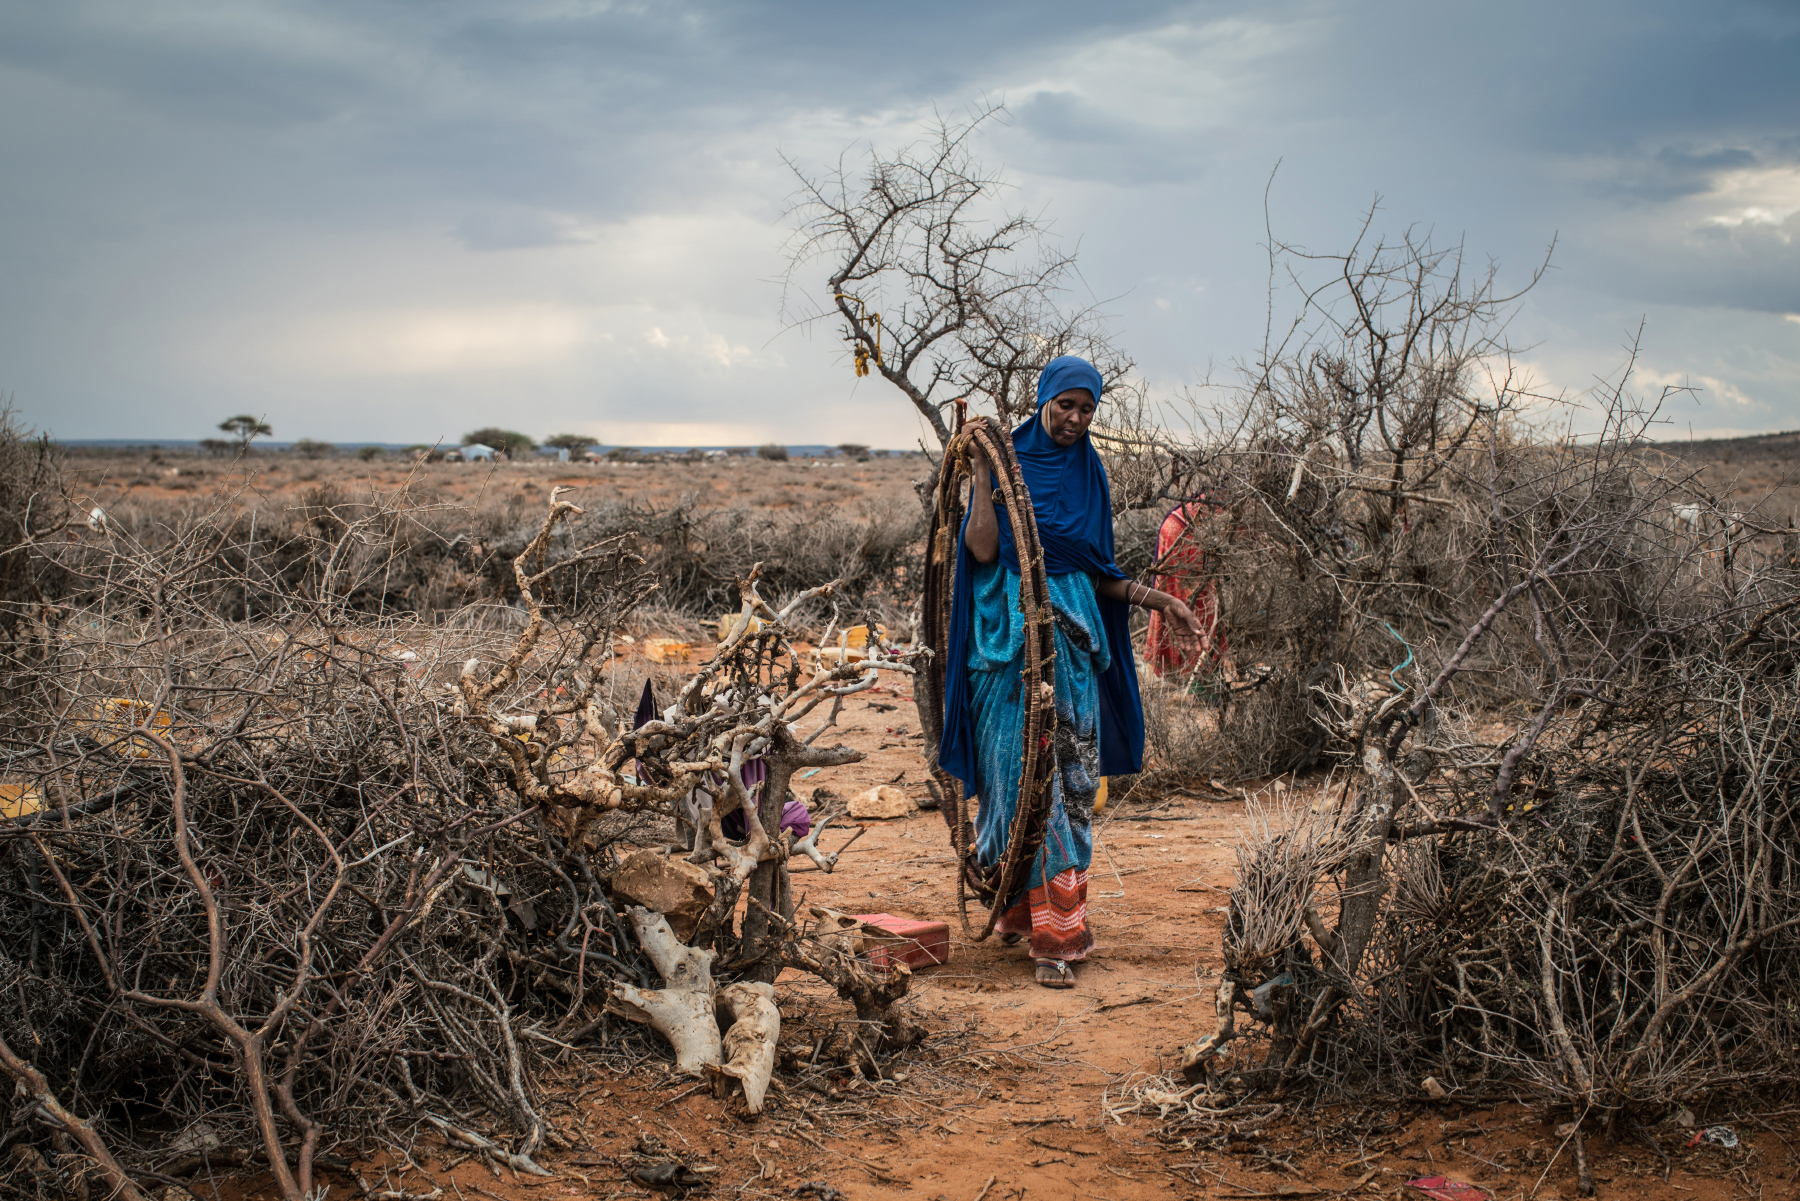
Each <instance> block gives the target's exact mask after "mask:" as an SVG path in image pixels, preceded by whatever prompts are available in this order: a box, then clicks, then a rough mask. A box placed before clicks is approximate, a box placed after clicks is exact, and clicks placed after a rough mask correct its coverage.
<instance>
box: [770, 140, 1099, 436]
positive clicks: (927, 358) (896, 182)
mask: <svg viewBox="0 0 1800 1201" xmlns="http://www.w3.org/2000/svg"><path fill="white" fill-rule="evenodd" d="M1003 112H1004V110H1003V109H1002V108H1000V107H998V106H991V107H988V108H984V109H981V110H979V111H977V112H976V113H975V114H974V116H972V117H971V118H970V119H969V120H968V121H966V122H962V123H960V124H959V123H954V122H950V121H947V120H944V119H942V118H939V119H937V120H936V121H935V122H934V123H933V124H932V126H931V129H930V132H929V134H928V135H927V136H926V137H925V138H924V139H922V140H921V141H919V142H916V143H914V144H913V145H910V146H907V147H904V148H902V149H900V150H897V151H893V152H890V153H881V152H878V151H874V150H871V151H870V153H869V156H868V160H867V163H866V165H864V166H863V167H862V168H861V169H856V168H853V167H851V166H849V165H847V164H846V163H845V161H844V160H843V159H840V160H839V163H838V165H837V167H836V168H835V169H834V170H832V171H831V172H829V173H827V174H825V175H823V176H815V175H812V174H809V173H808V172H807V171H806V170H805V169H804V168H803V167H801V166H800V165H799V164H797V163H794V162H792V161H789V162H788V166H789V168H790V169H792V171H793V172H794V175H795V176H796V178H797V179H798V180H799V182H800V187H799V190H798V192H797V194H796V197H795V200H794V203H793V206H792V208H791V209H790V211H789V216H790V218H791V219H792V220H793V222H794V223H795V225H796V227H797V229H796V233H795V235H794V239H793V241H792V243H791V244H790V247H789V261H788V272H787V289H786V293H785V297H784V301H783V310H784V315H785V316H786V317H787V318H788V319H789V320H790V321H792V322H793V323H795V324H803V323H808V322H811V321H815V320H819V319H821V318H823V317H825V316H827V315H831V316H834V317H835V318H836V319H837V320H838V322H839V336H840V337H841V338H842V339H843V341H844V342H845V344H846V345H847V346H848V347H849V348H850V352H851V355H852V357H853V359H854V360H855V363H856V369H857V374H858V375H863V374H867V373H876V374H879V375H880V376H881V377H882V378H883V379H885V380H887V381H888V382H889V383H891V384H892V385H894V387H896V388H898V389H899V390H900V391H901V392H902V393H903V394H904V395H905V396H906V398H907V400H908V401H909V402H911V404H912V406H913V408H914V409H916V410H917V411H918V413H919V416H920V417H922V418H923V419H924V420H925V422H926V424H927V425H929V426H930V427H931V430H932V432H933V433H934V434H935V435H936V436H937V440H938V444H939V445H940V446H941V445H943V444H944V443H947V442H948V441H949V440H950V436H951V434H952V433H954V432H955V431H954V428H953V421H952V419H951V417H950V416H948V415H947V410H948V409H949V408H950V405H951V402H952V401H953V400H956V399H961V398H964V397H966V396H968V395H970V394H971V393H980V394H982V395H984V396H986V397H988V398H989V400H990V401H991V402H992V404H993V405H994V407H995V409H996V411H997V412H998V413H999V415H1000V416H1001V417H1002V418H1003V419H1004V418H1007V417H1015V418H1016V417H1019V416H1023V415H1025V414H1028V413H1030V412H1031V410H1032V407H1033V404H1032V401H1033V389H1034V388H1035V387H1036V383H1037V372H1038V369H1039V368H1041V367H1042V366H1043V364H1044V363H1046V362H1048V361H1049V360H1050V359H1052V358H1055V357H1056V356H1057V355H1059V354H1083V355H1086V356H1087V357H1089V358H1092V359H1093V360H1094V362H1095V365H1096V366H1097V367H1099V368H1100V370H1101V374H1102V375H1103V376H1104V377H1105V378H1106V379H1107V381H1108V383H1109V385H1110V384H1111V383H1112V382H1113V381H1115V380H1119V379H1122V378H1123V377H1124V376H1125V375H1126V374H1127V373H1128V372H1129V371H1130V369H1131V363H1130V361H1129V360H1127V359H1125V358H1124V357H1123V356H1122V355H1120V354H1119V353H1118V352H1117V351H1115V350H1114V349H1113V348H1112V347H1111V345H1110V343H1109V342H1108V340H1107V337H1106V335H1105V332H1104V331H1103V330H1102V329H1101V327H1100V321H1099V317H1098V314H1097V313H1096V312H1095V310H1094V309H1093V308H1091V307H1075V306H1069V305H1068V304H1066V303H1065V296H1066V293H1067V291H1068V288H1069V284H1070V281H1071V277H1072V275H1073V272H1074V267H1075V256H1074V255H1073V254H1070V253H1066V252H1064V251H1062V250H1061V249H1059V248H1057V247H1056V246H1055V245H1054V244H1053V243H1051V242H1050V241H1049V239H1048V236H1047V234H1048V231H1047V229H1046V227H1045V226H1044V224H1043V223H1042V222H1041V221H1040V220H1039V219H1038V218H1036V217H1033V216H1031V215H1030V214H1027V213H1024V212H1018V211H1008V210H1006V209H1005V208H1004V207H1003V204H1002V196H1003V194H1004V193H1005V191H1006V190H1007V187H1008V185H1007V184H1006V182H1005V180H1004V179H1003V178H1002V177H1000V176H999V175H996V174H993V173H991V172H989V171H988V170H987V169H986V168H984V167H983V166H982V165H981V164H980V163H979V162H978V161H977V160H976V159H975V156H974V154H973V152H972V151H971V149H970V142H971V141H972V140H973V138H974V137H975V135H976V134H977V132H979V131H980V130H981V129H982V128H983V127H984V126H986V125H987V124H988V123H990V122H992V121H994V120H996V119H997V118H998V117H999V116H1000V115H1001V114H1002V113H1003ZM814 263H822V264H823V266H824V268H825V271H826V276H825V281H824V282H825V286H826V289H827V292H826V295H825V297H824V298H823V299H824V300H825V301H826V303H824V304H821V303H820V302H819V301H820V298H819V297H818V296H817V295H816V293H814V291H813V285H812V284H811V282H810V280H802V279H801V273H802V272H803V271H805V270H807V269H808V268H810V267H811V266H812V265H813V264H814Z"/></svg>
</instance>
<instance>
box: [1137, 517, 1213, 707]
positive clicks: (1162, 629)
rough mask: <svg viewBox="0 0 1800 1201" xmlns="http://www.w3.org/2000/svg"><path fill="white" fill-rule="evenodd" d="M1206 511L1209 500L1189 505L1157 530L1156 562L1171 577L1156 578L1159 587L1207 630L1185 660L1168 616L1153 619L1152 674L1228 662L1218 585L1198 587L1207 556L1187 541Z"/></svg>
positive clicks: (1149, 645)
mask: <svg viewBox="0 0 1800 1201" xmlns="http://www.w3.org/2000/svg"><path fill="white" fill-rule="evenodd" d="M1206 507H1207V502H1206V501H1205V499H1204V498H1202V499H1200V500H1191V501H1187V502H1186V503H1184V504H1182V505H1180V506H1178V507H1176V508H1175V509H1174V510H1173V511H1172V512H1171V513H1170V514H1169V515H1168V516H1167V517H1165V518H1163V523H1162V526H1161V527H1160V528H1159V529H1158V530H1157V531H1156V561H1157V563H1158V564H1159V565H1160V566H1161V567H1162V568H1163V569H1164V572H1165V574H1162V575H1158V576H1157V577H1156V586H1157V587H1158V588H1160V589H1161V590H1162V591H1164V592H1167V593H1168V594H1169V595H1170V596H1173V597H1176V598H1177V599H1179V600H1181V601H1183V602H1185V603H1186V604H1187V607H1188V608H1190V609H1192V610H1193V611H1194V616H1195V617H1197V618H1199V619H1200V626H1201V629H1203V630H1204V631H1206V632H1205V633H1204V634H1203V635H1202V636H1201V638H1200V645H1199V646H1197V647H1195V648H1194V649H1193V650H1192V651H1190V652H1188V653H1187V654H1185V655H1184V654H1183V653H1182V652H1181V649H1180V648H1179V647H1177V646H1176V645H1175V639H1174V638H1173V637H1172V636H1171V635H1170V633H1169V627H1168V626H1167V625H1165V624H1164V623H1163V619H1162V614H1161V613H1152V614H1150V631H1149V634H1148V636H1147V638H1146V640H1145V641H1146V645H1145V648H1144V650H1145V654H1146V656H1147V657H1148V658H1149V660H1150V666H1151V668H1152V670H1154V671H1155V672H1156V674H1157V675H1159V676H1163V675H1168V674H1169V673H1170V672H1171V671H1183V672H1191V671H1194V670H1196V669H1198V668H1200V667H1203V666H1210V665H1214V664H1217V663H1219V662H1221V661H1223V660H1224V658H1225V653H1226V649H1227V648H1226V644H1225V625H1224V623H1223V621H1222V620H1221V619H1220V614H1219V585H1218V581H1216V580H1207V581H1206V584H1205V586H1204V587H1201V588H1195V584H1197V583H1198V582H1199V580H1200V578H1201V576H1202V575H1203V574H1204V571H1203V569H1204V568H1205V566H1206V555H1205V554H1204V553H1202V552H1201V550H1200V547H1199V546H1198V545H1197V544H1196V543H1195V541H1194V539H1193V538H1192V537H1191V536H1185V535H1187V533H1188V527H1189V526H1190V525H1191V524H1192V523H1193V522H1194V521H1195V520H1196V519H1197V518H1198V517H1200V516H1201V514H1203V513H1204V512H1205V511H1206Z"/></svg>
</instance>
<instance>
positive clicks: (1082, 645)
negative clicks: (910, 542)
mask: <svg viewBox="0 0 1800 1201" xmlns="http://www.w3.org/2000/svg"><path fill="white" fill-rule="evenodd" d="M1101 390H1102V385H1101V379H1100V373H1099V372H1098V371H1096V370H1095V369H1094V367H1093V365H1092V364H1091V363H1089V362H1088V361H1087V360H1085V359H1080V358H1076V357H1074V356H1072V355H1065V356H1063V357H1062V358H1058V359H1052V360H1051V361H1050V363H1049V364H1048V365H1046V366H1045V368H1044V370H1043V373H1042V374H1041V375H1040V376H1039V377H1038V391H1037V402H1038V409H1037V414H1036V415H1035V416H1033V417H1032V418H1031V419H1030V420H1028V421H1026V422H1025V423H1024V424H1023V425H1021V426H1019V427H1018V428H1017V429H1016V430H1014V431H1013V435H1012V438H1013V450H1014V453H1015V454H1016V455H1017V457H1018V460H1019V468H1020V471H1021V473H1022V475H1023V477H1024V483H1025V488H1026V491H1027V492H1029V493H1030V495H1031V508H1032V513H1033V515H1034V517H1035V518H1036V521H1037V534H1038V541H1039V543H1040V545H1041V546H1042V548H1043V554H1044V572H1045V575H1046V576H1047V578H1048V584H1049V592H1050V602H1051V607H1052V608H1053V609H1054V611H1055V615H1056V666H1055V679H1056V723H1055V730H1056V734H1055V745H1054V755H1055V765H1056V766H1055V771H1054V774H1053V775H1052V777H1051V785H1050V791H1051V811H1050V816H1049V821H1048V824H1047V828H1046V831H1045V835H1044V843H1043V847H1042V849H1041V850H1039V852H1038V857H1037V861H1036V862H1035V863H1034V864H1033V865H1032V870H1031V876H1030V880H1029V882H1028V884H1027V886H1026V889H1025V891H1024V892H1023V893H1021V894H1020V895H1019V896H1017V897H1009V898H1006V902H1007V904H1006V908H1005V910H1004V912H1003V913H1002V914H1001V917H1000V920H999V921H998V922H997V923H996V924H995V927H994V928H995V929H996V930H997V931H998V932H999V933H1000V935H1001V937H1002V939H1004V940H1005V941H1006V942H1008V943H1009V944H1010V943H1016V942H1018V941H1019V939H1020V938H1022V937H1027V936H1028V937H1029V938H1030V940H1031V944H1030V949H1031V956H1032V958H1033V959H1034V960H1036V962H1037V981H1038V983H1039V984H1042V985H1044V986H1045V987H1046V988H1073V987H1074V986H1075V974H1074V972H1073V970H1071V968H1070V967H1069V965H1070V964H1071V963H1073V962H1075V961H1076V960H1079V959H1082V958H1085V957H1086V956H1087V953H1088V952H1089V951H1090V950H1092V949H1093V947H1094V936H1093V934H1092V933H1091V932H1090V931H1089V930H1088V927H1087V877H1088V864H1089V862H1090V860H1091V859H1092V857H1093V851H1094V841H1093V817H1094V795H1095V793H1096V791H1097V790H1098V789H1099V786H1100V781H1101V779H1102V778H1103V777H1105V776H1111V775H1128V774H1131V773H1133V772H1136V771H1138V770H1140V769H1141V768H1142V766H1143V758H1144V710H1143V705H1142V703H1141V702H1140V701H1139V698H1138V686H1137V668H1136V665H1135V663H1134V662H1133V657H1132V649H1131V634H1130V626H1129V612H1130V607H1131V606H1133V605H1136V606H1138V607H1141V608H1147V609H1153V610H1156V611H1158V612H1160V613H1161V614H1162V616H1163V619H1164V620H1165V621H1166V622H1168V623H1169V624H1170V625H1171V626H1172V627H1173V628H1174V629H1175V630H1176V631H1178V632H1180V633H1181V634H1182V635H1183V636H1184V637H1198V636H1199V635H1200V633H1201V627H1200V623H1199V621H1198V620H1196V618H1195V617H1194V614H1193V613H1192V612H1191V611H1189V609H1188V607H1187V606H1186V605H1185V604H1183V603H1182V602H1181V601H1180V600H1178V599H1176V598H1175V597H1173V596H1170V595H1168V594H1167V593H1164V592H1159V591H1157V590H1155V589H1153V588H1149V587H1146V586H1145V585H1143V584H1139V583H1136V582H1135V581H1132V580H1128V579H1126V577H1125V573H1124V572H1122V571H1120V570H1119V566H1118V564H1117V563H1115V562H1113V522H1112V498H1111V490H1110V488H1109V487H1108V485H1107V480H1106V468H1105V467H1104V466H1103V465H1102V464H1101V462H1100V456H1099V454H1098V452H1096V451H1095V450H1094V448H1093V445H1092V444H1091V443H1090V442H1089V440H1088V427H1089V426H1090V425H1091V424H1092V423H1093V420H1094V411H1095V409H1096V407H1097V406H1098V405H1099V403H1100V395H1101ZM972 466H973V467H974V472H973V477H972V478H973V479H974V481H975V483H974V485H973V486H972V487H971V490H970V497H969V507H968V515H967V517H966V518H965V519H964V521H963V529H962V538H961V541H960V543H959V546H958V553H957V561H956V591H955V597H954V601H953V608H952V611H951V618H950V637H949V647H948V651H949V653H948V656H947V660H948V661H947V663H946V665H945V681H944V683H945V689H944V693H945V695H944V733H943V739H942V741H941V743H940V745H939V750H938V762H939V763H940V765H941V766H942V767H943V768H944V770H946V771H948V772H949V773H950V774H952V775H954V776H956V777H957V778H958V779H960V780H961V781H962V782H963V785H964V787H965V788H966V790H967V791H968V793H969V795H971V796H979V797H980V802H979V805H978V808H977V812H976V818H975V836H976V837H975V848H976V855H977V859H978V861H979V863H980V865H981V866H982V867H983V868H988V867H992V866H993V865H994V864H996V863H998V862H999V860H1000V857H1001V855H1002V854H1004V853H1005V850H1006V846H1007V842H1008V839H1009V836H1010V833H1011V830H1012V823H1013V815H1014V814H1015V813H1016V812H1017V810H1018V804H1019V762H1020V758H1021V746H1020V739H1021V737H1022V732H1023V728H1024V713H1025V710H1024V705H1023V697H1022V695H1021V690H1022V687H1023V680H1024V674H1023V673H1024V658H1025V634H1026V631H1025V625H1024V619H1023V616H1022V615H1021V614H1020V612H1019V559H1018V552H1017V549H1016V548H1015V547H1014V545H1013V538H1012V529H1011V526H1010V523H1009V522H1007V521H1006V520H1003V519H1002V514H1001V513H1000V512H999V506H997V505H996V504H995V500H994V491H995V486H996V482H997V481H995V480H994V478H993V472H992V466H991V464H989V463H988V462H987V459H986V456H984V455H983V454H981V452H980V451H979V450H977V451H976V452H975V461H974V463H973V464H972Z"/></svg>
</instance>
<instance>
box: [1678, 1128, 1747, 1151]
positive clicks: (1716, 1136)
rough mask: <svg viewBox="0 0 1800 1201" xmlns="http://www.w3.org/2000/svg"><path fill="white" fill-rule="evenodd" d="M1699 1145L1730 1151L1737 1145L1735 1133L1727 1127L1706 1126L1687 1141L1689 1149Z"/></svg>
mask: <svg viewBox="0 0 1800 1201" xmlns="http://www.w3.org/2000/svg"><path fill="white" fill-rule="evenodd" d="M1701 1143H1711V1144H1712V1145H1713V1146H1715V1147H1725V1148H1727V1149H1730V1148H1732V1147H1735V1146H1737V1145H1738V1136H1737V1131H1735V1130H1733V1129H1732V1128H1731V1127H1729V1126H1708V1127H1707V1128H1706V1129H1705V1130H1697V1131H1695V1132H1694V1137H1693V1138H1690V1139H1689V1140H1688V1141H1687V1145H1688V1146H1690V1147H1697V1146H1699V1145H1700V1144H1701Z"/></svg>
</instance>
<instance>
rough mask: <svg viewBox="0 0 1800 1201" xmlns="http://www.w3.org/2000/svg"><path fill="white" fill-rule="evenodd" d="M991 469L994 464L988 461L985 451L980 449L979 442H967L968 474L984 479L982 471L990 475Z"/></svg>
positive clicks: (992, 469)
mask: <svg viewBox="0 0 1800 1201" xmlns="http://www.w3.org/2000/svg"><path fill="white" fill-rule="evenodd" d="M993 471H994V465H993V464H992V463H990V462H989V461H988V456H987V451H986V450H984V449H982V446H981V443H979V442H971V443H969V474H970V475H971V476H973V477H974V478H975V479H977V480H985V479H986V478H987V476H986V475H983V474H982V473H983V472H986V473H988V474H990V475H991V474H993Z"/></svg>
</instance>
